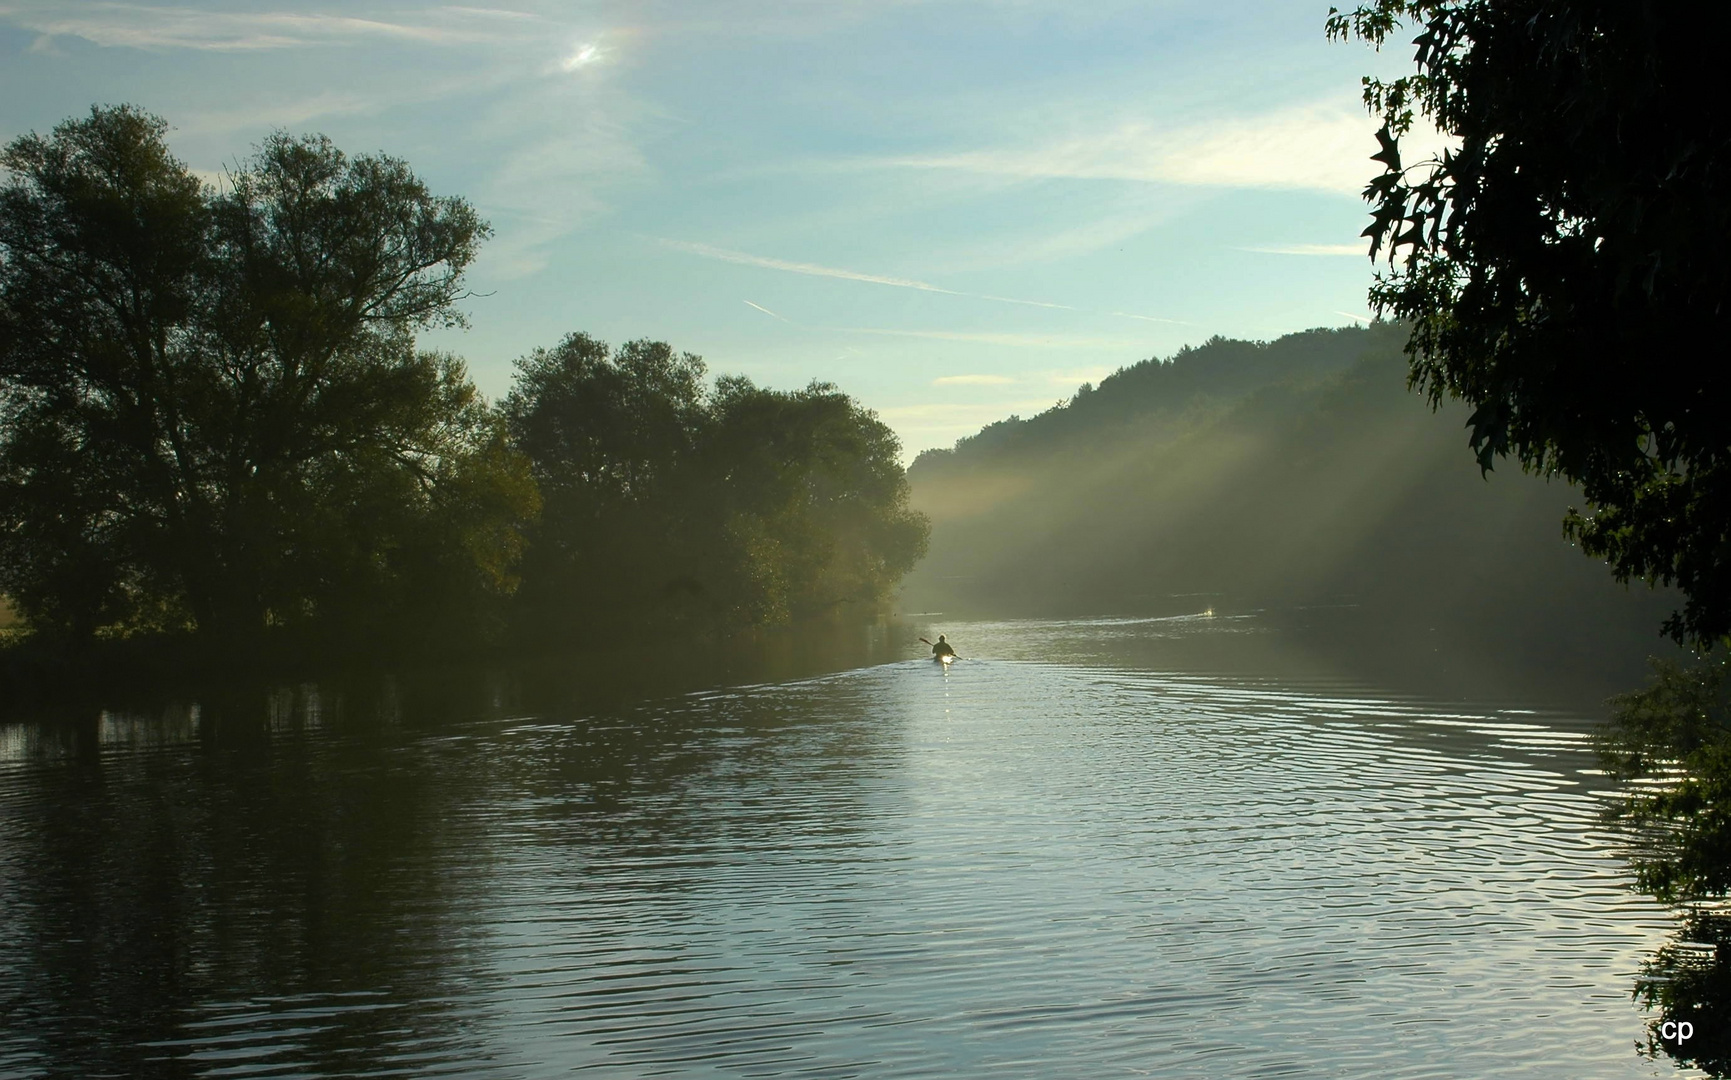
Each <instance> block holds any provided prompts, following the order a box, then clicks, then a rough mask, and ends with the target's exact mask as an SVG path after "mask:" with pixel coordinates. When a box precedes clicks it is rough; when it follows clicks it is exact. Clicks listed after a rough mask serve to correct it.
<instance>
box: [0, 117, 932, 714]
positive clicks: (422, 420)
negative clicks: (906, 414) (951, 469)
mask: <svg viewBox="0 0 1731 1080" xmlns="http://www.w3.org/2000/svg"><path fill="white" fill-rule="evenodd" d="M166 131H167V124H166V122H165V121H163V120H161V119H160V118H158V117H155V116H152V115H150V114H147V113H144V112H142V111H139V110H137V109H133V108H131V107H126V106H121V107H113V108H103V107H97V108H93V109H92V111H91V113H90V114H89V116H88V117H85V118H81V119H75V120H69V121H67V122H65V123H63V124H61V125H60V126H58V127H57V128H56V129H55V130H54V132H53V133H52V134H51V135H49V136H47V137H43V136H39V135H34V134H32V135H28V136H24V137H22V138H19V139H17V140H15V141H14V142H13V143H12V144H10V145H9V146H8V147H6V148H5V150H4V152H3V154H0V164H3V165H4V167H5V169H6V172H7V177H6V180H5V182H4V184H3V185H0V595H3V596H4V597H5V598H6V600H7V610H8V611H11V612H15V613H16V615H17V616H18V617H19V620H21V621H22V622H23V623H24V624H25V625H26V626H28V628H29V629H28V631H27V632H25V631H21V630H20V629H18V628H16V627H14V628H13V629H11V630H9V631H6V632H5V636H6V637H7V638H9V639H11V640H10V641H9V642H8V643H7V645H6V647H5V648H4V649H3V650H0V677H4V678H5V680H6V682H7V684H8V685H9V687H11V686H14V685H17V684H20V683H28V682H31V681H36V682H38V683H41V682H43V681H52V680H55V679H65V678H73V677H76V678H79V679H83V678H87V677H89V675H90V674H91V673H93V672H98V671H102V672H106V673H107V674H108V675H109V676H111V677H120V678H124V677H127V676H139V677H142V676H143V675H145V674H147V673H151V672H157V671H164V670H185V671H195V672H196V671H211V670H221V669H222V668H223V667H225V666H230V665H234V664H248V665H263V666H264V667H265V668H266V669H268V670H279V669H280V670H282V671H284V672H285V673H287V672H290V671H292V670H294V669H296V668H298V667H302V666H305V665H307V664H311V663H331V662H336V663H343V662H349V661H353V660H360V659H367V658H370V659H374V660H390V659H394V660H398V661H401V660H404V659H405V658H411V657H412V658H414V659H416V660H417V661H424V660H426V659H427V658H429V657H437V656H443V655H451V654H453V653H456V652H461V653H463V654H465V655H486V654H488V653H489V652H492V651H496V650H505V649H509V650H512V651H516V652H522V651H548V650H553V649H569V648H573V647H575V648H589V649H605V648H607V647H609V646H611V645H612V644H614V643H617V642H620V641H628V640H632V639H633V638H635V637H641V636H645V635H657V636H659V637H663V638H671V639H689V640H701V639H707V638H718V637H725V636H727V635H731V634H736V633H739V632H742V631H748V630H753V629H761V628H770V627H777V626H785V625H788V624H790V623H793V622H796V621H807V620H824V619H829V620H834V619H836V618H838V617H840V616H841V615H842V614H843V613H852V612H862V613H865V612H870V613H875V612H876V611H877V610H878V609H879V607H880V606H881V605H883V604H884V603H885V602H886V601H887V598H888V595H889V593H890V590H891V589H892V588H893V587H894V586H895V584H896V582H898V581H899V580H900V578H901V576H902V575H903V574H904V573H906V571H907V570H908V569H909V568H911V567H912V566H913V564H914V563H915V562H917V561H918V560H919V558H920V557H921V556H922V555H923V553H924V550H925V544H926V537H927V531H928V524H927V522H926V520H925V519H924V517H923V516H921V515H919V514H917V513H915V512H913V511H912V510H910V509H909V507H908V490H907V481H906V477H905V474H904V471H903V469H902V467H901V465H900V463H899V453H900V446H899V444H898V442H897V440H896V438H895V436H894V434H893V433H892V432H891V431H890V429H889V428H888V427H887V426H885V425H884V424H883V423H882V422H881V421H880V420H878V418H877V417H876V415H875V414H873V413H872V412H870V411H869V410H867V409H864V408H862V407H861V406H860V405H859V404H858V403H857V402H855V401H854V400H853V399H852V398H850V397H849V396H847V395H846V394H844V393H843V392H842V391H840V390H839V389H838V388H836V387H835V386H833V385H829V384H825V383H818V382H814V383H812V384H811V385H809V386H807V387H805V388H804V389H801V390H794V391H783V390H774V389H768V388H764V387H759V386H756V385H754V384H753V383H752V382H751V381H750V380H749V379H746V378H745V377H743V376H738V375H722V376H720V377H719V378H716V379H714V380H713V381H711V380H710V379H709V378H708V372H707V369H706V367H705V365H704V363H703V361H702V359H701V358H700V357H697V356H695V355H693V354H690V353H679V352H676V351H675V350H674V349H673V348H672V347H671V346H669V345H667V344H665V343H662V342H655V341H648V340H640V341H632V342H628V343H625V344H623V345H620V346H618V347H617V348H613V347H610V346H609V345H607V344H606V343H604V342H601V341H598V340H596V339H594V338H592V337H590V336H588V335H585V334H582V333H573V334H570V335H568V336H567V337H566V338H565V339H564V340H563V341H561V342H560V343H558V344H557V345H555V346H553V347H551V348H543V349H537V350H535V351H534V352H533V353H532V354H530V355H529V356H527V357H523V358H521V359H520V360H518V361H517V378H516V381H515V384H514V385H513V387H512V389H511V390H510V392H509V393H508V394H507V395H506V396H505V397H504V398H503V400H501V401H499V402H497V403H490V402H488V401H486V400H485V399H483V398H482V396H481V395H480V393H479V392H478V391H477V390H476V388H475V386H474V384H473V383H472V382H471V381H470V380H469V378H468V375H467V372H466V371H465V369H464V365H463V363H462V361H461V360H460V359H459V358H457V357H454V356H450V355H445V354H439V353H431V352H427V351H425V350H422V349H420V348H418V346H417V345H416V340H415V335H416V332H417V331H418V330H421V329H424V328H427V327H433V326H449V325H460V324H461V323H462V321H463V316H462V313H461V311H460V310H459V304H460V303H461V301H462V300H463V299H464V298H465V297H466V296H468V295H469V294H468V293H467V291H466V290H465V286H464V279H463V275H464V272H465V270H466V268H467V267H468V266H469V264H470V263H471V262H472V260H473V258H474V256H475V254H476V252H477V251H478V249H479V247H480V245H481V243H482V242H484V241H485V240H486V238H487V237H488V235H489V230H488V228H487V225H486V224H485V223H484V222H483V221H481V220H480V218H479V217H478V216H477V215H476V214H475V212H474V210H473V209H472V208H471V207H470V206H469V205H468V204H467V203H466V202H465V201H464V200H462V199H460V198H453V197H445V196H435V195H433V194H431V193H430V192H429V191H428V190H427V189H426V187H425V185H424V184H422V182H421V181H420V180H419V179H418V178H417V177H416V176H415V175H414V174H413V173H412V172H411V171H410V170H409V168H408V166H407V165H406V164H405V163H403V162H401V161H398V160H395V159H392V158H388V157H383V156H361V157H350V156H348V155H345V154H344V153H343V152H341V151H340V150H338V149H337V148H336V147H334V146H333V145H332V144H331V143H330V141H329V140H327V139H325V138H323V137H322V136H306V137H293V136H289V135H286V134H283V133H277V134H273V135H271V136H269V137H268V138H267V139H266V140H265V141H264V142H263V143H262V144H261V145H260V147H259V148H258V149H257V152H256V153H255V154H254V155H253V156H252V157H251V158H249V159H247V160H245V161H244V162H241V163H239V164H238V165H237V166H236V168H235V169H234V171H232V172H230V173H229V174H228V176H227V177H226V183H225V184H224V186H223V187H222V189H221V190H218V189H217V188H214V187H211V186H210V185H207V184H205V183H203V182H201V181H200V180H199V179H198V178H197V177H195V176H194V175H193V174H192V173H190V172H189V171H188V169H187V168H186V166H185V165H183V164H182V163H181V162H179V161H177V160H176V159H174V158H173V157H172V155H171V154H170V153H169V151H168V148H167V146H166V143H165V141H164V136H165V133H166Z"/></svg>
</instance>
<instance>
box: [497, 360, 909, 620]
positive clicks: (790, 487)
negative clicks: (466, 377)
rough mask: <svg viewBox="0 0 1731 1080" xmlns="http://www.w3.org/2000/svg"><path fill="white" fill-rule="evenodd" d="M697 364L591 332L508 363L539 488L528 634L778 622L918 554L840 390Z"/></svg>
mask: <svg viewBox="0 0 1731 1080" xmlns="http://www.w3.org/2000/svg"><path fill="white" fill-rule="evenodd" d="M704 374H705V368H704V364H703V361H702V359H701V358H699V357H697V356H694V355H692V354H690V353H675V352H674V350H673V349H672V348H671V347H670V346H668V345H667V344H665V343H662V342H654V341H633V342H629V343H627V344H625V345H623V346H621V347H620V348H619V349H617V350H611V349H609V348H608V346H607V345H606V343H604V342H600V341H597V340H595V339H594V338H592V337H589V336H588V335H585V334H572V335H570V336H569V337H567V338H566V339H565V340H564V341H563V342H561V343H560V344H559V345H558V346H557V347H556V348H553V349H538V350H536V351H535V352H534V353H533V354H531V355H530V356H528V357H525V358H524V359H523V360H521V361H519V362H518V379H517V384H516V386H515V387H514V388H513V389H512V391H511V393H510V394H509V395H508V396H507V397H506V399H505V401H504V403H503V411H504V413H505V415H506V417H507V422H508V424H509V426H510V430H511V432H512V436H513V439H514V441H515V445H516V446H517V447H518V448H519V449H520V450H521V451H522V452H523V453H524V454H526V455H527V456H528V457H529V458H530V460H531V461H533V462H534V469H535V476H536V480H537V482H538V484H539V486H540V489H541V491H542V492H543V493H544V498H545V508H544V512H543V514H542V518H541V520H540V522H539V523H538V524H537V525H536V526H535V528H534V532H533V540H532V543H531V544H530V547H529V550H528V553H527V554H526V556H525V560H524V570H523V574H524V588H523V590H522V594H521V596H520V597H519V603H518V608H519V611H520V612H521V613H522V614H523V616H524V624H525V628H526V629H527V630H528V631H529V632H530V633H531V634H534V635H536V636H543V635H547V634H554V635H560V636H564V635H569V634H577V635H579V636H583V635H591V636H597V635H599V636H614V635H617V634H619V633H621V632H622V631H623V630H624V629H625V628H629V627H633V626H637V627H647V626H666V625H668V624H669V623H671V622H680V621H684V622H687V623H695V624H698V625H703V626H709V627H717V626H721V627H731V626H738V625H742V624H774V623H782V622H786V621H788V620H790V619H793V618H797V617H800V616H805V615H813V614H817V613H820V612H825V611H832V610H835V609H836V608H837V607H839V606H840V605H842V604H845V603H848V602H864V603H869V602H872V601H875V600H877V599H879V598H881V597H882V596H883V595H884V594H885V593H886V592H887V591H888V590H889V588H890V587H892V586H893V585H894V584H895V583H896V582H897V581H898V580H900V578H901V576H902V575H903V574H905V573H906V572H907V571H908V570H909V569H910V568H911V567H912V566H913V564H914V562H916V561H917V560H918V559H919V557H920V555H921V554H923V553H924V551H925V541H926V533H927V528H928V526H927V523H926V521H925V519H924V518H923V517H922V516H920V515H919V514H916V513H914V512H912V511H910V510H909V509H908V506H907V499H908V490H907V481H906V478H905V476H904V474H903V471H902V467H901V464H900V462H899V460H898V456H899V452H900V446H899V445H898V443H897V442H896V439H895V436H894V434H893V433H892V432H891V431H890V430H889V428H887V427H886V426H884V424H883V423H882V422H881V421H879V420H878V419H877V417H875V416H873V415H872V414H871V413H870V412H868V411H867V410H865V409H862V408H860V406H859V405H858V403H856V402H854V401H853V399H851V398H849V397H848V396H847V395H846V394H843V393H841V392H839V391H837V390H836V389H835V388H834V387H833V386H828V385H824V384H814V385H812V386H810V387H808V388H807V389H805V390H802V391H796V392H793V393H787V392H783V391H776V390H768V389H763V388H760V387H757V386H753V385H752V384H751V382H750V381H748V380H746V379H744V378H741V377H738V376H724V377H723V378H721V379H719V380H718V381H717V384H716V386H715V388H714V389H713V390H712V389H710V388H709V387H708V386H707V385H706V384H705V382H704Z"/></svg>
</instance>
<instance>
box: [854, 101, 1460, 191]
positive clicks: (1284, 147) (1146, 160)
mask: <svg viewBox="0 0 1731 1080" xmlns="http://www.w3.org/2000/svg"><path fill="white" fill-rule="evenodd" d="M1373 130H1374V129H1373V125H1372V124H1371V122H1370V121H1369V120H1368V119H1366V117H1365V115H1364V111H1363V110H1362V109H1359V108H1356V107H1354V108H1348V107H1341V106H1335V105H1332V104H1315V105H1305V106H1298V107H1291V108H1285V109H1280V110H1276V111H1273V112H1267V113H1262V114H1259V115H1253V116H1244V117H1234V118H1226V119H1220V120H1215V121H1211V122H1207V123H1197V124H1191V125H1188V126H1185V127H1178V128H1169V127H1162V126H1159V125H1156V124H1152V123H1149V122H1147V121H1145V120H1139V119H1138V120H1126V121H1124V122H1121V123H1119V124H1118V125H1117V126H1115V127H1112V128H1109V129H1106V130H1100V131H1091V132H1087V133H1083V134H1075V135H1063V136H1058V137H1053V138H1046V139H1039V138H1035V139H1030V140H1026V141H1024V142H1023V143H1022V144H1020V145H1012V146H1005V147H999V148H994V149H983V150H969V151H963V152H959V153H953V154H934V155H926V156H920V157H904V158H888V159H880V160H877V161H874V162H870V163H869V164H876V165H882V166H892V167H900V168H917V169H955V170H965V171H970V172H977V173H984V174H994V175H1005V176H1014V177H1021V178H1024V179H1030V180H1035V179H1059V178H1062V179H1077V180H1138V181H1143V182H1148V183H1163V184H1177V185H1187V186H1207V187H1233V188H1274V189H1298V190H1311V191H1327V192H1337V193H1341V194H1351V195H1357V194H1358V193H1359V192H1360V191H1361V190H1362V189H1363V187H1364V185H1365V183H1366V182H1367V181H1368V180H1370V178H1371V177H1372V176H1373V175H1374V174H1375V173H1376V171H1377V169H1378V166H1376V165H1374V164H1373V163H1371V162H1370V160H1369V158H1370V155H1371V153H1372V152H1373V151H1375V149H1376V140H1375V138H1374V136H1373V134H1372V132H1373ZM1403 142H1404V143H1405V144H1406V151H1405V153H1404V156H1405V157H1406V158H1407V159H1408V160H1410V161H1418V160H1420V159H1422V158H1423V157H1424V156H1425V155H1426V154H1428V153H1429V152H1431V151H1432V150H1433V149H1438V148H1440V147H1441V145H1442V140H1441V139H1440V138H1439V137H1437V136H1436V134H1435V132H1433V131H1418V130H1415V132H1414V134H1413V135H1412V136H1410V137H1408V138H1407V139H1406V140H1403Z"/></svg>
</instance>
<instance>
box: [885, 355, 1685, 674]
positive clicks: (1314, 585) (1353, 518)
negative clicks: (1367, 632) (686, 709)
mask: <svg viewBox="0 0 1731 1080" xmlns="http://www.w3.org/2000/svg"><path fill="white" fill-rule="evenodd" d="M1405 337H1406V333H1405V329H1404V328H1403V327H1400V326H1395V325H1378V326H1372V327H1367V328H1357V329H1351V328H1349V329H1339V330H1312V331H1306V332H1304V333H1299V334H1292V335H1289V336H1287V337H1283V338H1280V339H1279V340H1277V341H1273V342H1269V343H1266V344H1261V343H1254V342H1245V341H1228V340H1224V339H1220V338H1215V339H1214V340H1212V341H1210V342H1208V343H1207V344H1205V345H1203V346H1201V347H1199V348H1194V349H1186V350H1184V351H1181V352H1180V353H1178V354H1177V355H1176V356H1174V357H1172V358H1171V359H1170V360H1165V361H1160V360H1150V361H1145V362H1143V363H1139V364H1136V365H1134V366H1132V367H1127V368H1125V369H1123V370H1121V371H1119V372H1118V373H1117V374H1115V375H1113V376H1111V377H1109V378H1107V379H1105V380H1104V381H1103V382H1101V384H1100V385H1099V386H1098V387H1097V388H1094V389H1089V388H1087V387H1084V388H1083V389H1082V391H1081V392H1079V393H1078V394H1077V395H1076V396H1075V397H1074V398H1073V399H1072V400H1070V401H1069V402H1067V403H1065V404H1063V405H1060V406H1058V407H1055V408H1053V409H1051V410H1048V411H1047V412H1044V413H1041V414H1040V415H1038V416H1035V417H1032V418H1029V419H1026V420H1022V419H1016V418H1012V419H1009V420H1005V421H1001V422H999V423H996V424H993V425H991V426H990V427H987V428H986V429H984V430H983V431H981V432H980V433H979V434H978V435H975V436H972V437H970V438H966V439H962V440H961V441H960V442H958V443H957V445H956V448H955V449H953V450H939V451H927V452H926V453H924V454H921V455H920V456H919V458H918V459H917V460H916V461H915V463H914V465H913V467H912V468H911V469H910V471H909V479H910V481H911V482H912V485H913V501H914V505H915V506H916V507H918V508H919V509H921V510H923V511H924V512H926V513H927V514H928V515H930V516H931V518H932V521H933V534H932V543H931V551H930V555H929V556H928V558H927V559H926V561H925V562H924V563H923V564H922V565H921V566H920V567H919V568H918V569H917V570H916V571H915V572H914V574H913V575H912V576H910V577H909V579H908V580H907V583H906V585H905V587H904V592H903V607H904V609H905V610H931V611H943V612H946V613H948V614H949V615H952V616H954V615H964V616H1047V615H1052V616H1059V615H1061V616H1073V615H1098V614H1151V615H1158V614H1179V613H1183V612H1187V611H1199V610H1202V609H1204V608H1208V607H1213V608H1215V609H1216V610H1221V611H1230V610H1248V609H1267V610H1292V609H1297V608H1317V607H1320V606H1325V605H1326V606H1334V607H1352V608H1354V609H1356V610H1358V611H1361V612H1364V613H1368V614H1373V615H1374V616H1375V617H1376V618H1377V619H1379V620H1382V621H1383V622H1385V623H1394V624H1411V625H1415V626H1421V629H1422V630H1423V631H1424V632H1425V633H1434V634H1437V635H1439V636H1443V637H1455V638H1459V639H1471V640H1473V641H1476V642H1479V643H1481V644H1484V645H1485V647H1486V648H1491V647H1493V646H1495V647H1498V648H1501V647H1503V646H1504V645H1506V646H1507V648H1509V649H1512V650H1515V651H1517V652H1520V651H1524V652H1526V653H1529V654H1533V655H1535V656H1538V657H1541V658H1542V657H1544V656H1549V655H1551V654H1552V653H1554V652H1555V651H1557V650H1562V651H1564V652H1572V653H1574V654H1582V653H1583V651H1585V652H1594V651H1597V650H1601V648H1602V647H1604V648H1609V647H1610V646H1609V645H1608V644H1607V643H1610V642H1614V643H1615V647H1616V648H1617V649H1620V650H1622V651H1623V652H1625V653H1627V654H1629V655H1632V656H1633V663H1634V664H1635V665H1636V676H1637V677H1638V675H1639V664H1640V662H1641V659H1642V657H1643V656H1644V654H1645V652H1646V651H1648V650H1652V651H1658V650H1660V649H1661V648H1663V643H1662V641H1661V640H1660V639H1659V637H1658V635H1657V627H1658V624H1659V622H1660V621H1661V620H1662V618H1663V617H1664V615H1665V614H1666V613H1667V612H1668V611H1669V610H1670V607H1671V606H1672V603H1673V601H1674V597H1673V596H1670V595H1667V594H1654V593H1652V592H1651V591H1649V590H1648V589H1646V587H1645V586H1642V585H1639V584H1637V585H1636V586H1635V587H1634V588H1633V589H1629V588H1625V587H1624V586H1621V585H1618V584H1617V583H1616V582H1614V581H1613V580H1612V579H1611V577H1610V574H1609V572H1608V571H1607V570H1606V568H1605V567H1604V565H1603V564H1602V563H1599V562H1596V561H1594V560H1592V559H1588V558H1586V557H1585V556H1583V555H1582V554H1581V553H1580V552H1579V551H1578V550H1577V549H1575V548H1573V547H1571V546H1570V545H1569V544H1567V543H1566V542H1565V540H1564V538H1563V535H1562V517H1563V514H1564V512H1565V510H1566V509H1567V507H1568V506H1570V505H1571V504H1575V505H1578V504H1579V503H1580V499H1579V495H1578V493H1577V492H1576V491H1575V490H1574V489H1572V488H1570V487H1569V486H1567V485H1565V484H1562V483H1560V482H1550V483H1547V482H1545V481H1543V480H1541V479H1538V478H1536V477H1532V476H1527V475H1524V474H1522V473H1520V472H1519V470H1518V469H1517V468H1516V467H1515V466H1513V465H1512V464H1509V465H1506V466H1505V467H1504V468H1502V469H1500V470H1498V471H1496V472H1494V473H1492V474H1491V475H1490V476H1489V477H1488V478H1483V477H1481V476H1480V474H1479V470H1478V468H1477V467H1476V464H1475V462H1474V461H1473V458H1472V455H1471V453H1470V452H1469V451H1468V449H1467V445H1466V432H1465V429H1464V424H1465V421H1466V413H1465V410H1464V409H1461V408H1458V407H1454V406H1449V407H1445V408H1444V409H1442V410H1441V411H1440V412H1432V411H1431V410H1430V408H1429V406H1428V405H1427V403H1426V402H1425V401H1424V399H1423V397H1422V396H1421V395H1419V394H1415V393H1412V392H1410V391H1409V390H1408V389H1407V387H1406V363H1405V357H1404V355H1403V354H1402V352H1401V346H1402V344H1403V343H1404V341H1405ZM1421 624H1422V625H1421ZM1499 643H1500V644H1499Z"/></svg>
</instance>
